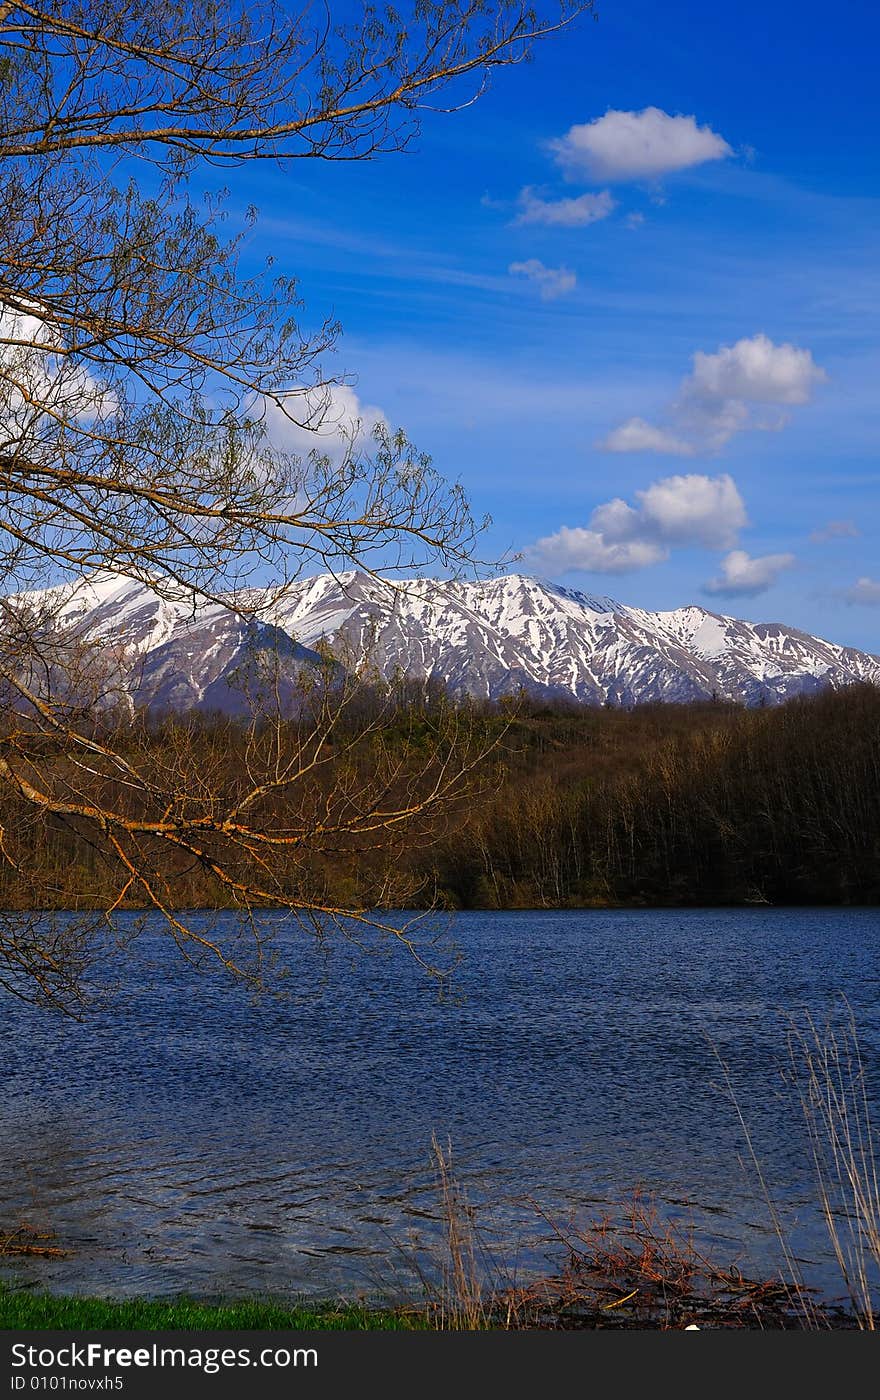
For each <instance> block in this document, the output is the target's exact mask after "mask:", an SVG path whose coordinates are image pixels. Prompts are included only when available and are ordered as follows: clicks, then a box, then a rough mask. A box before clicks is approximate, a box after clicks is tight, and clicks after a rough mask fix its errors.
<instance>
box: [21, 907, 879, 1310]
mask: <svg viewBox="0 0 880 1400" xmlns="http://www.w3.org/2000/svg"><path fill="white" fill-rule="evenodd" d="M197 917H203V916H197ZM223 917H228V918H232V917H234V916H232V915H228V916H223ZM121 923H122V925H123V927H124V925H125V916H123V917H122V920H121ZM275 923H276V924H277V925H278V930H279V931H278V935H277V936H278V940H279V943H280V945H281V946H282V948H283V949H284V951H285V954H286V957H287V959H288V962H289V965H290V967H291V969H292V974H293V975H292V978H291V995H290V996H289V997H288V998H287V999H283V1000H279V999H277V998H273V997H268V998H262V999H261V1000H259V1001H257V1002H255V1001H253V1000H252V999H250V998H249V997H248V995H247V994H246V993H245V992H243V990H242V989H241V987H240V986H237V985H235V984H233V983H231V982H230V981H229V980H228V979H227V978H225V977H224V976H221V975H218V974H210V975H208V974H205V973H198V972H196V971H194V970H192V969H190V968H188V967H187V966H186V965H185V964H184V963H183V962H182V960H181V958H180V955H179V954H178V953H177V952H176V950H175V949H174V948H173V947H169V946H168V941H167V939H166V938H165V937H163V936H162V935H161V934H160V933H159V932H157V931H156V930H157V929H158V925H157V924H156V923H153V924H151V925H150V927H149V930H148V931H147V932H146V933H144V934H142V935H141V937H140V939H139V940H138V941H137V942H135V943H134V944H133V945H132V948H131V950H130V952H128V953H126V954H124V955H120V958H119V960H118V962H117V963H116V964H115V967H114V969H113V972H114V976H116V977H117V978H119V981H120V985H119V989H118V991H117V993H116V995H115V997H114V999H113V1000H111V1001H110V1002H109V1003H108V1004H107V1005H106V1006H104V1007H103V1008H101V1009H99V1010H97V1011H96V1012H94V1013H93V1014H92V1015H91V1016H90V1018H89V1019H88V1020H86V1021H85V1022H84V1023H77V1022H74V1021H72V1020H70V1019H67V1018H64V1017H60V1016H57V1015H50V1014H47V1013H46V1012H43V1011H38V1010H35V1009H33V1008H30V1007H27V1006H24V1005H21V1004H20V1003H17V1002H14V1001H13V999H12V998H10V997H4V998H2V999H0V1016H2V1061H3V1095H2V1106H0V1230H6V1229H7V1227H8V1229H9V1230H11V1229H13V1228H15V1227H16V1226H18V1225H19V1224H21V1223H26V1224H28V1225H29V1226H31V1227H33V1228H43V1229H51V1230H53V1231H55V1232H56V1233H57V1235H58V1237H59V1242H60V1243H61V1244H63V1245H64V1246H65V1247H66V1248H68V1249H69V1250H70V1251H71V1253H70V1255H69V1257H67V1258H64V1259H53V1260H40V1259H17V1260H14V1261H7V1263H6V1266H5V1276H6V1277H13V1278H15V1279H18V1280H26V1281H31V1282H33V1283H35V1284H39V1285H41V1286H47V1287H50V1288H51V1289H53V1290H55V1291H59V1292H83V1293H92V1292H97V1293H107V1294H111V1295H115V1296H119V1297H124V1296H130V1295H134V1294H146V1295H152V1296H155V1295H167V1294H174V1293H177V1292H180V1291H186V1292H189V1293H192V1294H195V1295H198V1296H201V1297H206V1298H218V1297H241V1296H244V1295H248V1294H251V1293H254V1292H258V1293H260V1294H263V1295H265V1294H271V1295H274V1296H285V1297H286V1296H291V1295H296V1294H302V1293H314V1294H325V1295H326V1294H337V1293H345V1294H346V1295H348V1296H353V1295H354V1294H356V1293H359V1292H361V1293H365V1294H368V1295H370V1296H379V1295H382V1296H394V1297H401V1296H406V1295H407V1294H410V1295H412V1294H413V1293H415V1294H418V1290H419V1283H418V1269H423V1270H424V1271H425V1272H430V1270H431V1268H432V1267H433V1265H432V1260H433V1257H434V1256H433V1250H434V1246H435V1242H436V1239H437V1232H438V1222H437V1216H438V1195H437V1180H436V1172H435V1169H434V1166H433V1163H432V1157H431V1138H432V1134H436V1136H437V1138H438V1139H439V1140H440V1141H441V1142H442V1143H443V1144H444V1145H445V1144H446V1143H447V1141H448V1142H451V1144H452V1148H453V1152H454V1158H455V1163H456V1171H457V1174H458V1176H459V1179H460V1180H461V1182H462V1183H463V1185H464V1187H465V1188H466V1190H467V1194H468V1198H469V1200H470V1202H471V1204H472V1205H473V1207H474V1208H475V1210H476V1212H477V1214H478V1218H480V1219H481V1220H482V1221H483V1222H484V1228H485V1230H486V1234H487V1237H488V1238H490V1239H491V1240H492V1241H493V1242H494V1243H493V1248H494V1249H495V1251H496V1257H497V1259H498V1260H499V1261H500V1262H501V1264H502V1265H503V1267H504V1268H505V1269H506V1270H508V1271H509V1270H511V1269H513V1268H514V1267H515V1268H516V1269H517V1270H518V1271H519V1275H520V1277H525V1276H527V1275H528V1274H529V1272H531V1271H534V1270H537V1269H546V1268H547V1267H548V1261H551V1260H552V1258H553V1257H554V1254H553V1247H552V1245H551V1243H550V1242H549V1240H548V1235H549V1233H550V1232H549V1228H548V1226H547V1225H546V1223H545V1222H544V1221H543V1220H542V1219H541V1217H540V1216H539V1215H537V1214H536V1213H535V1210H534V1208H533V1206H532V1205H531V1204H530V1200H534V1201H536V1202H538V1203H539V1204H540V1206H541V1207H542V1209H543V1210H544V1211H545V1212H547V1213H549V1214H550V1215H551V1216H552V1217H553V1218H558V1219H559V1220H563V1219H567V1218H568V1217H570V1216H571V1215H572V1214H576V1215H577V1216H578V1217H579V1218H584V1219H586V1218H591V1217H592V1218H596V1217H598V1216H600V1215H601V1214H602V1212H603V1209H605V1208H606V1207H608V1208H611V1207H613V1206H614V1205H615V1204H617V1203H618V1202H620V1201H621V1200H622V1199H623V1198H625V1197H626V1195H627V1194H628V1193H629V1192H630V1191H631V1190H632V1189H633V1188H635V1187H639V1186H641V1187H643V1188H645V1189H646V1190H647V1191H649V1192H651V1193H653V1194H654V1196H655V1197H656V1199H657V1201H658V1204H659V1205H660V1206H661V1207H662V1209H663V1210H664V1212H666V1213H668V1214H669V1215H671V1216H673V1217H675V1218H677V1219H679V1220H683V1221H688V1220H693V1221H694V1222H695V1224H696V1226H697V1228H698V1229H699V1231H700V1232H701V1233H702V1234H703V1235H705V1236H706V1238H707V1239H708V1240H709V1241H710V1242H711V1244H712V1247H713V1249H714V1250H715V1253H716V1254H717V1255H718V1257H719V1261H720V1262H722V1263H729V1262H731V1261H732V1260H733V1259H737V1260H738V1261H739V1263H740V1265H741V1267H743V1268H744V1270H746V1271H748V1269H749V1268H752V1267H754V1268H755V1269H757V1270H758V1271H761V1270H766V1269H772V1268H773V1267H774V1266H778V1264H779V1248H778V1245H777V1242H776V1239H775V1236H774V1233H773V1230H772V1229H771V1227H770V1222H769V1216H768V1209H767V1206H766V1203H765V1201H764V1199H763V1197H762V1193H761V1190H760V1188H759V1186H758V1184H757V1182H756V1179H755V1172H754V1169H753V1167H752V1165H751V1163H750V1161H749V1157H748V1153H747V1150H746V1143H745V1140H744V1135H743V1130H742V1126H741V1124H740V1122H739V1119H738V1114H737V1110H736V1107H735V1105H734V1103H733V1102H732V1101H731V1096H730V1092H729V1091H728V1089H727V1088H726V1087H725V1085H724V1083H723V1082H722V1078H723V1077H722V1074H721V1071H720V1067H719V1064H718V1059H717V1056H719V1055H720V1056H721V1057H722V1059H723V1060H724V1061H725V1062H726V1064H727V1065H728V1067H729V1073H730V1079H731V1083H732V1085H733V1088H734V1092H735V1097H736V1100H737V1103H738V1105H739V1109H740V1110H741V1112H742V1115H743V1117H744V1118H745V1120H746V1122H747V1124H748V1128H749V1131H750V1134H751V1136H752V1140H753V1144H754V1148H755V1152H756V1154H757V1156H758V1159H759V1161H760V1165H761V1169H762V1172H763V1174H764V1177H765V1180H766V1182H767V1185H768V1187H769V1189H770V1190H771V1193H772V1195H773V1197H774V1199H775V1201H776V1202H777V1203H778V1205H779V1208H780V1210H781V1211H782V1213H783V1216H784V1218H785V1220H786V1224H787V1227H788V1228H789V1229H790V1230H791V1232H792V1239H793V1240H794V1243H795V1247H796V1249H797V1252H798V1254H799V1256H800V1257H801V1259H802V1260H803V1261H804V1268H805V1272H806V1274H807V1276H808V1278H809V1279H810V1280H811V1281H813V1282H816V1283H818V1285H819V1286H820V1287H821V1288H822V1289H823V1291H824V1292H826V1293H828V1294H837V1293H840V1292H841V1291H842V1290H841V1287H840V1282H839V1279H838V1278H837V1276H836V1274H835V1271H834V1268H833V1265H831V1264H830V1263H829V1251H828V1245H827V1241H826V1238H825V1232H824V1226H823V1225H822V1222H821V1219H820V1215H819V1208H818V1202H817V1194H816V1185H815V1180H814V1177H813V1171H812V1168H811V1165H810V1161H809V1153H808V1150H807V1144H806V1138H805V1130H804V1125H803V1116H802V1112H801V1110H800V1108H799V1107H798V1105H797V1102H796V1100H795V1096H794V1095H793V1093H792V1090H791V1087H790V1086H789V1085H787V1084H786V1083H785V1081H784V1079H783V1076H782V1073H781V1071H782V1070H783V1069H784V1068H785V1066H786V1064H787V1063H788V1055H787V1050H786V1038H785V1030H786V1023H785V1015H786V1013H787V1014H794V1015H795V1016H797V1017H801V1016H802V1014H803V1012H804V1010H805V1009H806V1010H809V1011H810V1012H811V1013H812V1014H813V1015H814V1016H815V1017H816V1018H817V1019H819V1020H823V1019H824V1018H825V1017H826V1016H827V1015H829V1014H831V1015H833V1016H835V1017H836V1018H837V1019H838V1020H839V1019H840V1015H841V1009H842V1003H841V998H842V997H845V998H846V1000H847V1002H848V1004H849V1006H850V1007H851V1009H852V1012H853V1015H854V1018H855V1023H856V1026H857V1028H858V1033H859V1038H860V1043H861V1049H862V1053H863V1057H864V1061H865V1065H866V1070H867V1078H868V1091H869V1095H870V1097H871V1100H872V1102H873V1103H874V1104H875V1105H876V1104H877V1101H878V1097H880V1082H878V1076H880V998H878V983H880V911H876V910H864V909H857V910H851V909H848V910H840V909H772V908H765V907H754V908H749V909H745V910H743V909H725V910H702V909H701V910H684V911H682V910H637V911H631V910H611V911H608V910H589V911H565V912H554V911H547V912H515V913H503V912H499V913H495V912H492V913H463V914H459V915H456V916H455V920H454V924H453V929H452V932H453V935H454V938H455V940H456V942H457V944H458V946H459V948H460V950H461V953H462V955H463V959H462V963H461V966H460V968H459V969H458V971H457V973H456V976H455V979H454V993H455V994H454V995H453V996H451V997H447V998H444V999H438V996H437V992H436V989H435V987H434V985H433V984H432V983H431V981H430V979H428V978H427V977H426V976H425V974H424V973H423V972H422V971H421V970H420V969H419V968H418V966H417V965H416V964H415V963H414V962H413V961H412V959H410V958H409V957H408V956H407V954H406V953H405V952H404V951H403V950H402V949H400V948H394V949H391V950H389V952H388V955H387V956H385V955H376V954H374V955H367V954H359V953H358V952H357V951H356V950H354V949H352V948H351V947H349V946H348V945H346V944H341V945H338V946H337V945H335V944H333V942H332V940H331V943H330V946H329V947H328V948H326V949H325V950H324V951H321V950H320V949H319V948H318V947H317V946H316V945H315V944H314V942H312V941H311V940H309V939H307V938H305V937H304V936H303V935H302V934H301V933H297V934H295V935H291V934H289V933H287V932H285V929H284V926H283V925H282V924H281V923H280V922H279V921H278V920H277V918H275ZM557 1257H558V1256H557ZM414 1261H416V1264H415V1267H414Z"/></svg>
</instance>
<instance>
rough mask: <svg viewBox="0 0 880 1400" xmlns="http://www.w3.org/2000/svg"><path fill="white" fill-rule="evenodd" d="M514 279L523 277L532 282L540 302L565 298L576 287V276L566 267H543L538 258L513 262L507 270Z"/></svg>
mask: <svg viewBox="0 0 880 1400" xmlns="http://www.w3.org/2000/svg"><path fill="white" fill-rule="evenodd" d="M507 270H508V272H509V273H511V274H512V275H513V276H514V277H525V278H527V279H528V281H529V282H533V283H534V284H535V286H536V287H537V288H538V291H539V292H540V294H541V300H542V301H555V300H556V298H557V297H562V296H566V295H567V293H568V292H573V291H574V289H575V287H576V286H577V277H576V275H575V274H574V273H573V272H572V271H571V270H570V268H567V267H545V266H544V264H543V263H542V262H541V260H540V258H528V259H527V261H526V262H513V263H511V264H510V267H509V268H508V269H507Z"/></svg>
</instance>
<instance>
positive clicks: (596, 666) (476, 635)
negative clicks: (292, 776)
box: [7, 570, 880, 712]
mask: <svg viewBox="0 0 880 1400" xmlns="http://www.w3.org/2000/svg"><path fill="white" fill-rule="evenodd" d="M261 598H265V599H266V602H265V604H264V605H262V606H261ZM7 601H8V603H9V604H18V605H20V606H26V607H30V608H33V609H36V610H38V611H40V612H41V613H43V614H44V615H46V616H48V617H52V618H53V619H54V625H55V626H59V627H61V628H65V629H67V630H68V632H73V633H75V634H76V636H77V637H78V638H81V639H82V640H83V641H86V642H90V643H99V644H101V645H102V646H103V645H105V644H106V646H107V648H108V655H109V654H110V650H111V649H112V651H113V654H114V656H115V657H116V662H117V665H118V666H119V668H120V674H121V677H122V678H123V680H124V683H125V684H126V685H127V687H128V689H129V691H130V693H131V695H132V698H133V699H134V700H135V701H136V702H137V703H142V704H146V705H148V706H152V707H154V708H157V709H172V710H185V709H188V708H202V709H214V710H217V709H219V710H227V711H229V712H237V711H239V710H240V709H241V708H242V696H241V693H240V677H241V673H242V668H243V667H245V666H246V664H247V662H248V660H249V658H250V659H252V658H253V656H254V655H255V654H258V653H260V652H263V653H269V652H271V653H273V654H274V655H276V656H278V655H281V656H283V658H284V666H285V668H286V670H287V672H288V678H290V676H291V675H292V673H293V671H294V670H295V669H296V668H300V669H301V668H302V667H303V666H306V667H308V666H313V665H315V664H317V661H318V649H319V648H322V647H325V646H329V647H330V649H331V650H332V651H333V652H334V653H335V654H336V655H337V656H338V657H339V659H340V661H341V663H342V664H343V665H345V664H346V661H347V660H348V661H350V663H351V664H355V665H356V664H360V663H361V662H362V661H363V659H364V658H365V657H367V656H369V657H370V660H371V663H372V664H373V666H374V667H375V670H376V671H377V672H378V673H379V674H380V675H381V676H383V677H384V678H385V679H390V678H391V676H392V675H393V674H395V673H399V672H401V671H402V672H405V673H406V674H407V675H409V676H411V677H413V678H419V679H421V678H435V679H437V680H439V681H441V682H442V683H443V684H444V685H445V686H446V687H447V688H448V689H449V691H450V692H451V693H452V694H453V695H455V696H464V695H472V696H477V697H480V698H482V699H489V700H497V699H500V698H501V697H502V696H504V695H509V694H513V693H517V692H518V691H519V690H520V689H524V690H525V691H526V692H527V693H529V694H531V695H532V696H534V697H536V698H541V697H544V698H547V699H550V698H562V697H570V698H573V699H576V700H579V701H582V702H585V703H591V704H608V703H612V704H620V705H637V704H643V703H649V702H655V701H664V700H665V701H675V702H687V701H691V700H700V699H708V698H710V697H712V696H716V697H718V698H720V699H726V700H733V701H738V702H740V703H743V704H746V705H755V704H762V703H765V704H775V703H778V702H780V701H782V700H785V699H787V698H789V697H790V696H793V695H798V694H808V693H812V692H814V691H816V690H819V689H823V688H825V687H826V686H832V687H839V686H842V685H847V684H851V683H853V682H858V681H870V682H873V683H875V684H878V685H880V657H878V656H874V655H872V654H871V653H867V652H862V651H859V650H857V649H855V648H852V647H844V646H840V645H838V644H836V643H834V642H829V641H826V640H825V639H823V638H820V637H815V636H812V635H811V634H810V633H807V632H804V631H802V630H801V629H799V628H794V627H789V626H787V625H786V624H784V623H779V622H758V623H753V622H747V621H744V620H742V619H738V618H735V617H732V616H729V615H727V614H724V613H716V612H713V611H711V610H709V609H707V608H703V607H700V606H699V605H697V604H688V605H686V606H684V607H681V608H676V609H671V610H665V611H651V610H650V609H646V608H638V607H632V606H629V605H626V604H622V603H618V602H617V601H616V600H614V599H612V598H608V597H605V596H603V595H594V594H590V593H584V592H581V591H579V590H577V589H571V588H567V587H565V586H563V585H559V584H553V583H550V582H549V581H547V580H542V579H536V578H532V577H530V576H528V575H523V574H505V575H498V576H496V577H493V578H490V579H487V580H482V581H475V582H462V581H455V580H453V581H448V580H437V579H425V578H417V579H407V580H401V581H396V582H395V583H393V584H388V583H384V582H383V581H381V580H379V579H377V578H376V577H375V576H373V575H369V574H366V573H362V572H358V571H355V570H352V571H348V572H347V573H343V574H339V575H332V574H319V575H315V576H313V577H310V578H306V579H302V580H300V581H297V582H296V583H294V584H293V585H291V587H290V589H289V590H288V591H287V592H286V593H285V595H284V596H283V597H282V598H281V599H280V600H277V601H271V594H269V593H268V592H264V593H260V592H259V591H257V590H253V591H252V592H251V593H250V595H249V601H250V604H251V606H252V607H253V610H254V611H253V616H252V617H243V616H242V615H241V614H240V613H236V612H235V611H234V610H232V609H230V607H228V606H225V605H224V604H223V603H222V601H221V602H214V603H208V602H205V601H204V600H201V601H200V600H198V599H197V598H196V597H195V595H192V594H186V593H184V592H183V591H182V590H181V592H180V594H179V596H178V597H176V598H173V597H168V596H164V595H162V594H160V593H158V592H157V591H156V590H155V589H153V588H151V587H150V586H149V585H146V584H143V583H137V582H134V581H132V580H129V579H126V578H122V577H120V576H117V575H112V574H107V573H98V574H95V575H91V576H89V577H88V578H86V579H83V580H82V581H79V582H77V583H75V584H65V585H61V586H59V587H57V588H55V589H46V590H42V591H41V592H39V593H30V594H19V595H17V596H14V597H13V598H10V599H8V600H7ZM237 686H238V687H239V691H238V693H237V692H236V687H237Z"/></svg>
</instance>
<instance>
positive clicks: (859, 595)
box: [843, 577, 880, 607]
mask: <svg viewBox="0 0 880 1400" xmlns="http://www.w3.org/2000/svg"><path fill="white" fill-rule="evenodd" d="M843 596H844V598H845V599H846V601H847V602H848V603H863V604H865V605H866V606H868V607H878V606H880V580H878V579H873V578H867V577H865V578H860V579H859V580H858V582H857V583H854V584H853V586H852V588H848V589H847V590H846V592H845V593H844V595H843Z"/></svg>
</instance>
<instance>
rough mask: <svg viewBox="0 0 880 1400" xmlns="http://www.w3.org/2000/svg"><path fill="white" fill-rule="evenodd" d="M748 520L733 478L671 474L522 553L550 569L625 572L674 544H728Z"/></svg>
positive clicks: (661, 554)
mask: <svg viewBox="0 0 880 1400" xmlns="http://www.w3.org/2000/svg"><path fill="white" fill-rule="evenodd" d="M746 524H747V517H746V508H745V503H744V502H743V499H742V497H741V496H740V494H739V491H738V489H737V486H736V483H735V482H734V481H733V479H732V477H730V476H727V475H726V474H725V475H723V476H717V477H708V476H701V475H698V474H690V475H686V476H669V477H665V478H664V479H663V480H661V481H655V482H653V484H652V485H651V486H649V487H648V488H647V489H646V490H644V491H637V492H636V504H635V505H630V504H628V502H626V501H624V500H622V499H621V498H620V497H616V498H615V499H614V500H611V501H606V502H605V503H604V504H603V505H600V506H597V507H596V509H595V510H594V511H593V513H592V515H591V517H590V520H589V522H588V524H587V525H586V526H584V527H576V528H571V527H569V526H563V527H562V529H560V530H558V531H557V532H556V533H555V534H553V535H547V536H545V537H544V538H543V539H540V540H538V541H537V543H536V544H534V545H532V546H531V547H530V548H529V549H527V550H526V551H525V556H526V558H527V559H528V560H529V562H530V563H531V564H532V565H533V566H534V567H536V568H539V569H541V570H543V571H545V572H549V573H568V572H570V571H572V570H584V571H585V572H588V573H606V574H618V573H628V572H631V571H632V570H634V569H642V568H645V567H646V566H647V565H649V564H657V563H660V562H662V561H663V560H664V559H668V557H669V552H670V548H671V547H672V546H674V545H702V546H703V547H704V548H707V549H727V548H729V547H730V545H732V544H733V543H734V542H735V540H736V537H737V534H738V532H739V531H740V530H741V529H742V528H743V526H744V525H746Z"/></svg>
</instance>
